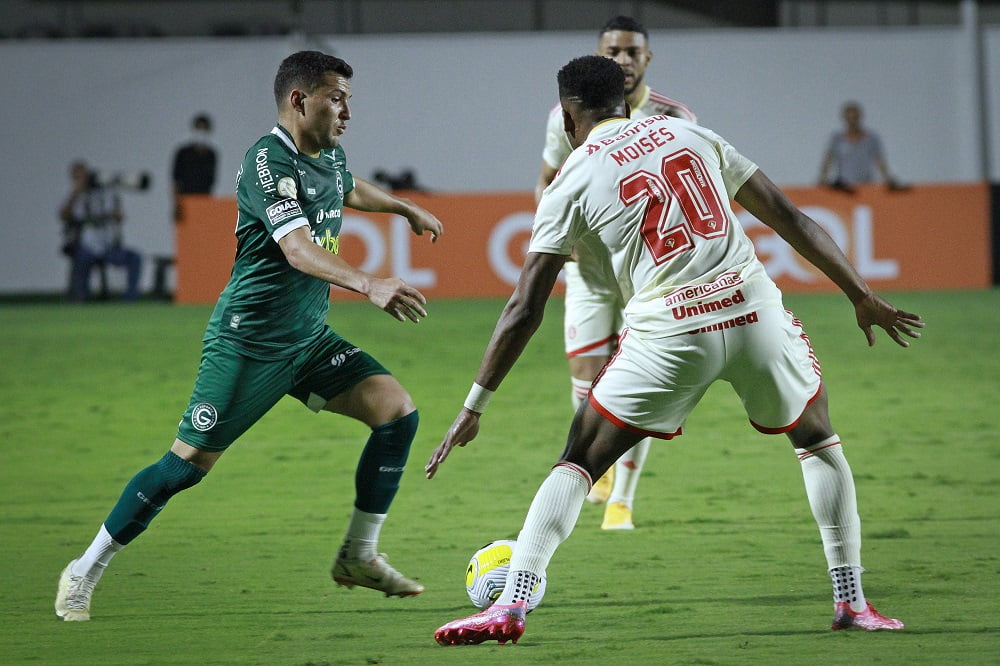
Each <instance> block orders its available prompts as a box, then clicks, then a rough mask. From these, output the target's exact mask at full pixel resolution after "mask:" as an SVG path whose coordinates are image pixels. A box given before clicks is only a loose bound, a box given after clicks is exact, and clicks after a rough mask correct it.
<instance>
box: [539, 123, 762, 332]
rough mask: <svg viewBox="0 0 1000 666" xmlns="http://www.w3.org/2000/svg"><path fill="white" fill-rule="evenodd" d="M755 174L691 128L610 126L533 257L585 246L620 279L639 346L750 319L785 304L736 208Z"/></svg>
mask: <svg viewBox="0 0 1000 666" xmlns="http://www.w3.org/2000/svg"><path fill="white" fill-rule="evenodd" d="M756 170H757V166H756V165H755V164H754V163H753V162H751V161H750V160H748V159H747V158H745V157H743V156H742V155H740V154H739V153H738V152H737V151H736V149H734V148H733V147H732V146H731V145H729V143H727V142H726V141H725V140H724V139H723V138H722V137H720V136H719V135H717V134H716V133H715V132H712V131H711V130H709V129H705V128H703V127H700V126H698V125H696V124H694V123H692V122H688V121H685V120H681V119H678V118H673V117H670V116H665V115H658V116H651V117H649V118H646V119H643V120H634V121H633V120H626V119H612V120H607V121H605V122H603V123H601V124H599V125H598V126H597V127H595V128H594V129H593V130H592V131H591V133H590V135H589V136H588V137H587V141H586V143H585V144H584V145H582V146H580V147H579V148H577V149H576V150H575V151H573V153H572V154H571V155H570V156H569V158H568V159H567V160H566V162H565V164H564V165H563V168H562V170H561V171H560V172H559V174H558V175H557V176H556V178H555V180H554V181H553V182H552V184H551V185H550V186H549V187H548V188H547V189H546V190H545V194H544V195H543V196H542V199H541V201H540V202H539V205H538V210H537V212H536V214H535V224H534V228H533V231H532V237H531V244H530V246H529V248H528V249H529V251H531V252H544V253H549V254H562V255H569V254H570V251H571V249H572V247H573V245H574V244H578V243H579V244H584V245H586V246H587V248H588V250H589V251H590V253H591V254H594V255H595V256H597V257H600V258H601V260H602V263H603V264H604V265H605V266H609V267H610V271H611V272H612V273H613V274H614V276H615V277H616V278H617V284H618V287H619V289H620V290H621V294H622V299H623V301H625V303H626V305H625V323H626V326H628V328H629V329H630V330H631V331H632V332H633V333H634V334H637V335H639V336H640V337H644V338H659V337H665V336H669V335H676V334H678V333H685V332H690V331H696V330H699V329H701V328H704V327H708V326H712V325H714V324H719V323H723V322H726V321H728V320H733V319H735V318H737V317H740V316H743V315H748V314H750V313H751V312H753V311H754V309H755V308H757V307H758V306H760V305H761V304H763V303H772V304H773V303H780V302H781V295H780V292H779V291H778V288H777V287H776V286H775V284H774V282H773V281H772V280H771V279H770V278H769V277H768V276H767V274H766V273H765V271H764V266H763V265H762V264H761V263H760V261H758V259H757V257H756V255H755V254H754V248H753V245H752V244H751V242H750V240H749V238H747V236H746V234H745V233H744V232H743V228H742V227H741V226H740V224H739V221H738V220H737V219H736V215H735V214H734V213H733V210H732V207H731V206H730V203H729V201H730V199H731V198H732V197H733V196H734V195H735V193H736V192H737V191H738V190H739V188H740V187H741V186H742V185H743V184H744V183H745V182H746V181H747V179H748V178H749V177H750V176H751V175H752V174H753V173H754V172H755V171H756Z"/></svg>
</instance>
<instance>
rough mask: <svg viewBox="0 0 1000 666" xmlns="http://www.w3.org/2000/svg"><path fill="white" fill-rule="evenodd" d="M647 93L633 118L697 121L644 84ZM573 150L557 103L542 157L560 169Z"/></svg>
mask: <svg viewBox="0 0 1000 666" xmlns="http://www.w3.org/2000/svg"><path fill="white" fill-rule="evenodd" d="M644 88H645V93H644V94H643V96H642V101H641V102H639V105H638V106H637V107H636V108H634V109H632V116H631V117H632V120H642V119H643V118H649V117H650V116H660V115H663V116H675V117H677V118H684V119H685V120H690V121H691V122H697V121H698V119H697V118H696V117H695V115H694V113H692V112H691V109H689V108H687V107H686V106H684V105H683V104H682V103H680V102H678V101H677V100H675V99H670V98H669V97H667V96H666V95H662V94H660V93H658V92H656V91H655V90H653V89H652V88H650V87H649V86H644ZM572 152H573V146H571V145H570V144H569V138H568V137H567V136H566V130H565V129H563V118H562V105H560V104H556V105H555V107H554V108H553V109H552V110H551V111H549V120H548V123H547V124H546V125H545V149H544V150H543V151H542V159H543V160H545V163H546V164H548V165H549V166H550V167H552V168H553V169H558V168H559V167H561V166H562V165H563V162H565V161H566V158H567V157H569V154H570V153H572Z"/></svg>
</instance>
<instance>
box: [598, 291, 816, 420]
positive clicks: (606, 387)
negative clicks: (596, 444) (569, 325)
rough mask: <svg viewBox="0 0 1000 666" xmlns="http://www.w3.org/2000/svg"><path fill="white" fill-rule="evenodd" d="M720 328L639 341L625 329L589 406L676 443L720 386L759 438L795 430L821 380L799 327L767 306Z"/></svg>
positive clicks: (780, 311) (787, 315) (789, 316)
mask: <svg viewBox="0 0 1000 666" xmlns="http://www.w3.org/2000/svg"><path fill="white" fill-rule="evenodd" d="M726 325H728V327H727V326H726ZM718 326H719V327H718V328H717V327H715V326H713V327H711V328H712V329H716V328H717V330H709V331H699V332H696V333H693V334H692V333H683V334H681V335H674V336H670V337H666V338H662V339H658V340H640V339H639V338H638V337H637V336H636V335H634V334H632V335H629V332H628V330H627V329H626V331H625V332H624V333H623V334H622V338H621V340H620V342H619V346H618V352H617V353H616V354H615V356H614V357H613V358H612V359H611V360H610V361H609V362H608V365H607V366H606V367H605V368H604V370H603V371H602V373H601V375H600V376H599V377H598V378H597V380H596V381H595V384H594V388H593V390H592V391H591V394H590V403H591V405H593V407H594V408H595V409H596V410H597V411H598V412H599V413H601V414H602V415H603V416H604V417H605V418H607V419H608V420H609V421H611V422H612V423H614V424H616V425H618V426H619V427H621V428H624V429H626V430H630V431H633V432H636V433H638V434H642V435H645V436H647V437H649V436H651V437H659V438H661V439H670V438H672V437H675V436H677V435H680V434H681V428H682V426H683V425H684V421H685V420H686V419H687V416H688V414H690V413H691V410H692V409H694V406H695V405H696V404H698V401H699V400H701V397H702V396H703V395H704V394H705V391H707V390H708V387H709V386H710V385H711V384H712V383H713V382H714V381H715V380H717V379H722V380H724V381H727V382H729V383H730V384H731V385H732V386H733V389H735V391H736V393H737V395H739V397H740V400H742V401H743V408H744V409H745V410H746V413H747V416H748V417H749V418H750V423H751V424H752V425H753V426H754V427H755V428H757V430H759V431H761V432H765V433H781V432H786V431H788V430H791V429H792V428H794V427H795V426H796V424H797V423H798V421H799V418H800V417H801V416H802V412H803V411H805V408H806V406H807V405H808V404H809V403H810V402H811V401H812V400H813V399H814V398H815V397H816V396H817V395H818V394H819V390H820V384H821V380H822V375H821V372H820V366H819V361H817V360H816V356H815V355H814V354H813V350H812V346H811V345H810V344H809V338H808V337H807V336H806V334H805V333H804V332H803V331H802V324H801V322H799V321H798V320H797V319H795V318H794V316H793V315H792V313H791V312H789V311H788V310H783V309H781V307H780V306H776V305H769V306H764V307H761V308H759V309H758V310H756V311H755V312H753V313H751V314H749V315H745V316H743V317H739V318H737V319H735V320H730V321H728V322H725V324H721V325H718Z"/></svg>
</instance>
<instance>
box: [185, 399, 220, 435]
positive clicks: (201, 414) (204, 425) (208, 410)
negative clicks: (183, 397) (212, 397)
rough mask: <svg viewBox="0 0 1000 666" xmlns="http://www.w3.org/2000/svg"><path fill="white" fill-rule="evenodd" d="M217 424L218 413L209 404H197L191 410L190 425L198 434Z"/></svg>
mask: <svg viewBox="0 0 1000 666" xmlns="http://www.w3.org/2000/svg"><path fill="white" fill-rule="evenodd" d="M218 422H219V412H218V411H216V409H215V405H213V404H212V403H209V402H199V403H198V404H197V405H195V406H194V409H192V410H191V425H192V426H194V429H195V430H197V431H198V432H207V431H208V430H211V429H212V427H213V426H214V425H215V424H216V423H218Z"/></svg>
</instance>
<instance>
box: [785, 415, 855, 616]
mask: <svg viewBox="0 0 1000 666" xmlns="http://www.w3.org/2000/svg"><path fill="white" fill-rule="evenodd" d="M795 454H796V455H797V456H798V457H799V461H800V462H801V464H802V479H803V480H804V481H805V485H806V496H807V497H808V498H809V507H810V508H811V509H812V513H813V517H814V518H815V519H816V524H817V525H819V533H820V537H821V538H822V539H823V551H824V553H826V564H827V568H828V569H829V570H830V576H831V578H832V579H833V586H834V601H848V602H850V604H851V609H852V610H855V611H861V610H864V608H865V596H864V593H863V592H862V589H861V572H862V571H863V569H862V568H861V518H860V517H858V502H857V497H856V495H855V492H854V477H853V475H852V474H851V466H850V465H848V464H847V459H846V458H845V457H844V451H843V448H842V447H841V445H840V438H839V437H838V436H837V435H833V436H832V437H829V438H827V439H825V440H823V441H822V442H819V443H817V444H814V445H813V446H810V447H809V448H808V449H795Z"/></svg>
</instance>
